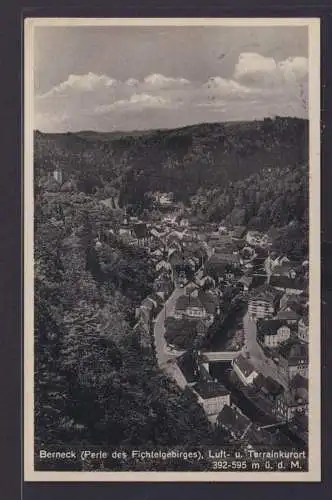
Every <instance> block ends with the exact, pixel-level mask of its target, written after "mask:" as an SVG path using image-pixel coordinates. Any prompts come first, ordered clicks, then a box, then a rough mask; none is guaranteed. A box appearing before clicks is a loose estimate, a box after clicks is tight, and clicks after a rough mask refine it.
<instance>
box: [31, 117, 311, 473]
mask: <svg viewBox="0 0 332 500" xmlns="http://www.w3.org/2000/svg"><path fill="white" fill-rule="evenodd" d="M307 132H308V131H307V122H306V121H303V120H298V119H293V118H292V119H288V118H276V119H275V120H270V119H267V120H264V121H260V122H250V123H229V124H227V123H226V124H204V125H197V126H192V127H186V128H184V129H177V130H171V131H170V130H167V131H166V130H164V131H162V130H160V131H154V132H144V133H136V134H134V133H133V134H121V133H110V134H99V133H94V132H81V133H75V134H72V133H68V134H43V133H40V132H38V131H37V132H35V148H34V154H35V166H34V168H35V176H34V189H35V207H34V210H35V213H34V215H35V389H36V390H35V394H36V396H35V397H36V400H35V431H36V445H37V448H38V447H39V446H41V445H42V444H46V443H47V444H57V443H67V444H71V445H75V444H77V445H78V444H83V443H85V444H87V445H94V444H101V443H103V444H112V445H139V444H142V443H144V444H145V445H146V446H147V447H148V446H154V445H158V446H163V445H165V446H166V445H168V446H171V445H175V444H177V443H181V444H182V445H184V444H187V445H188V446H191V447H192V446H196V445H197V446H198V445H204V444H207V445H208V444H209V443H210V442H211V439H212V438H213V440H214V442H216V439H218V437H216V435H213V433H212V432H213V431H212V430H211V428H210V425H209V423H208V421H207V419H206V417H205V414H204V412H203V410H202V409H201V407H200V406H199V405H198V404H197V402H196V401H195V398H194V397H193V396H192V394H191V393H189V392H182V391H180V390H179V389H178V388H177V387H176V386H175V385H174V384H172V383H171V382H170V381H169V380H168V379H166V378H165V377H164V375H163V374H162V373H161V372H160V371H159V369H158V368H157V366H156V364H155V360H154V355H153V352H151V351H146V350H145V349H143V348H142V347H141V344H140V342H139V338H138V337H137V332H136V333H134V330H133V325H134V311H135V307H137V306H138V305H139V304H140V302H141V301H142V300H143V299H144V298H145V297H146V296H147V295H148V294H149V293H150V292H151V290H152V283H153V280H154V277H155V276H154V268H153V267H152V266H151V263H150V261H149V257H148V254H147V253H146V252H145V250H144V249H140V248H133V247H129V246H127V245H126V244H125V243H123V242H122V241H120V240H119V239H118V238H117V237H116V236H115V235H114V234H113V236H112V237H110V238H107V239H106V240H105V239H103V238H100V235H103V234H105V233H107V232H108V231H109V229H115V228H116V227H118V225H119V222H120V221H121V218H122V215H123V208H124V207H127V206H131V207H133V211H134V212H136V213H137V214H141V213H142V210H145V211H147V210H150V209H152V208H153V203H152V194H153V193H154V192H156V191H162V192H165V191H171V192H173V193H174V195H175V200H176V201H180V202H182V204H183V206H184V207H185V208H184V210H187V211H188V215H189V216H190V217H192V219H195V220H196V221H198V222H199V221H201V222H205V221H211V222H218V223H222V222H224V223H227V224H228V223H229V224H233V225H246V226H248V227H250V228H252V229H259V230H264V231H269V232H270V233H271V234H272V235H273V241H274V247H275V248H276V249H277V251H279V252H282V253H283V252H285V253H287V254H289V255H291V256H292V257H293V258H303V257H304V256H305V255H307V252H308V248H307V247H308V243H307V229H308V206H307V205H308V167H307V154H308V151H307V149H308V148H307ZM56 167H60V168H61V169H62V172H63V177H64V179H63V181H64V182H63V183H62V185H61V187H60V185H59V184H58V183H57V182H56V181H55V180H54V179H53V176H52V174H53V171H54V169H55V168H56ZM104 199H112V200H113V203H112V204H111V206H106V205H105V204H103V203H100V201H101V200H104ZM97 238H99V239H98V243H99V245H97V244H96V240H97ZM138 360H139V362H138ZM220 439H221V441H222V439H224V437H221V438H220ZM110 466H111V465H110ZM112 466H114V464H113V465H112ZM160 466H162V465H160ZM202 466H203V465H202ZM124 467H125V465H124ZM37 468H38V461H37Z"/></svg>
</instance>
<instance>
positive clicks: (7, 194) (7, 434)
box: [0, 0, 332, 500]
mask: <svg viewBox="0 0 332 500" xmlns="http://www.w3.org/2000/svg"><path fill="white" fill-rule="evenodd" d="M89 3H90V2H88V1H87V0H84V1H82V0H81V1H80V2H77V1H72V2H70V5H71V7H70V8H68V1H64V0H52V1H50V0H49V1H48V2H47V6H45V1H44V2H42V1H41V0H36V1H35V2H34V6H32V7H31V6H30V7H27V5H26V4H25V5H24V3H23V2H18V1H15V0H11V1H10V2H8V1H7V2H6V5H3V4H2V9H1V16H0V50H1V55H0V69H1V73H0V74H1V78H0V86H1V92H0V110H1V115H0V116H1V119H2V120H1V122H2V127H1V132H0V142H1V168H0V177H1V179H0V190H1V196H0V202H1V210H0V218H1V225H0V227H1V238H0V291H1V294H0V356H1V362H0V389H1V392H0V394H1V403H2V404H1V411H0V463H1V467H0V485H1V486H0V491H1V493H0V496H1V499H2V500H17V499H20V498H22V497H23V498H24V500H45V499H47V500H59V499H61V500H65V499H66V498H68V499H72V498H73V497H76V498H79V499H80V500H85V499H98V500H99V499H101V500H104V499H105V500H106V499H113V498H114V499H118V498H119V499H122V498H123V499H128V500H152V499H154V498H158V500H163V499H168V498H174V499H175V498H181V497H183V496H189V497H190V498H191V499H192V500H195V499H201V498H202V496H205V497H209V498H212V497H214V498H217V497H218V498H220V497H221V498H222V497H224V498H226V497H227V498H229V499H233V498H241V497H243V498H254V499H257V500H258V499H261V498H262V499H265V498H266V495H269V498H273V499H274V498H278V499H279V498H280V497H282V498H285V499H286V498H293V499H294V498H306V497H308V498H312V497H313V496H314V495H316V498H319V499H322V498H330V497H331V479H329V477H328V470H330V471H331V470H332V464H331V462H330V457H329V456H328V449H327V447H328V442H329V440H330V439H329V438H330V435H329V433H328V429H330V428H331V414H332V411H331V400H329V399H328V398H327V397H326V396H327V384H326V381H327V375H328V374H327V364H328V362H329V361H330V360H331V343H328V342H327V332H328V331H329V329H331V326H330V325H331V324H332V321H331V313H330V308H329V304H330V303H331V298H332V258H331V255H332V227H331V221H330V214H331V213H332V196H331V195H330V192H331V180H332V170H331V168H329V166H328V159H329V158H331V153H332V141H331V138H332V116H331V101H332V92H331V71H332V65H331V64H330V65H328V61H331V60H332V50H331V44H328V38H330V35H331V32H332V27H331V24H332V18H331V14H332V9H331V7H330V8H329V7H328V5H329V4H330V2H326V3H325V6H324V5H322V4H320V5H315V4H314V1H308V0H307V1H306V0H300V1H299V0H297V1H294V0H293V1H292V2H289V0H288V1H287V0H284V1H283V2H282V3H281V0H279V2H278V6H275V5H274V6H272V4H269V2H266V0H265V1H260V2H258V1H253V0H252V1H251V2H248V4H249V5H250V8H249V7H247V6H246V4H247V1H246V0H232V2H229V3H230V4H231V7H230V6H229V7H220V5H219V4H220V1H217V0H214V1H213V2H212V1H209V2H208V4H207V2H204V1H202V0H201V1H198V0H190V2H188V5H187V6H186V4H185V1H182V2H181V4H182V5H180V2H179V1H178V0H168V1H167V2H166V1H165V2H161V1H154V0H143V1H142V0H132V1H124V0H121V1H120V0H116V1H115V2H114V1H112V2H107V1H105V3H104V6H101V7H98V8H97V7H95V8H91V7H90V6H91V4H90V6H89ZM290 3H291V6H290ZM330 5H331V4H330ZM106 6H107V7H106ZM29 16H35V17H39V16H43V17H52V16H54V17H320V18H321V21H322V25H321V35H322V49H321V53H322V64H321V68H322V69H321V71H322V106H321V107H322V138H321V139H322V182H321V184H322V287H323V288H322V299H323V305H322V340H321V343H322V394H323V408H322V429H323V438H322V460H323V470H322V475H323V484H318V483H316V484H314V483H313V484H310V483H309V484H308V483H304V484H301V483H279V484H275V483H251V484H250V487H249V488H250V491H248V489H247V484H246V483H238V484H233V483H224V484H223V483H205V484H204V483H193V484H190V483H126V484H122V483H107V484H106V483H81V484H79V483H67V484H66V483H24V484H23V467H22V465H23V464H22V437H23V436H22V411H21V410H22V408H21V403H22V402H21V397H22V392H21V387H22V383H21V382H22V380H21V379H22V363H21V360H22V358H21V356H22V338H23V330H22V313H23V308H22V296H21V294H22V279H23V274H22V243H23V240H22V215H23V214H22V204H21V189H22V184H21V181H22V153H23V148H22V144H21V141H22V133H21V130H22V125H23V124H22V119H21V109H22V106H21V104H22V102H21V92H22V69H21V64H22V57H21V54H22V49H23V43H22V36H23V31H22V23H23V18H24V17H29ZM329 195H330V196H329ZM317 341H318V332H317ZM329 410H330V411H329Z"/></svg>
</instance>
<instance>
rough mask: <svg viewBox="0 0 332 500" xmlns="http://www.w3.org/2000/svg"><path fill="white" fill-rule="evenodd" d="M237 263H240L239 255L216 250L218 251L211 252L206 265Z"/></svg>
mask: <svg viewBox="0 0 332 500" xmlns="http://www.w3.org/2000/svg"><path fill="white" fill-rule="evenodd" d="M239 263H240V257H239V255H237V254H236V255H235V254H230V253H225V252H218V253H215V254H213V255H212V256H211V257H210V259H209V260H208V262H207V264H208V265H211V264H239Z"/></svg>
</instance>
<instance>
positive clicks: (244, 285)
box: [238, 276, 253, 293]
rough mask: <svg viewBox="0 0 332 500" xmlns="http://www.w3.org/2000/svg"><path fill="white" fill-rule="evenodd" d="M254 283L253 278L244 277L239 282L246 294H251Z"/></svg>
mask: <svg viewBox="0 0 332 500" xmlns="http://www.w3.org/2000/svg"><path fill="white" fill-rule="evenodd" d="M252 282H253V277H252V276H242V278H241V279H240V280H239V281H238V283H239V284H240V285H241V286H242V289H243V291H244V292H245V293H246V292H249V290H250V287H251V285H252Z"/></svg>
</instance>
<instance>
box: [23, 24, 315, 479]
mask: <svg viewBox="0 0 332 500" xmlns="http://www.w3.org/2000/svg"><path fill="white" fill-rule="evenodd" d="M319 40H320V26H319V20H317V19H309V18H307V19H306V18H303V19H293V18H289V19H287V18H283V19H263V18H262V19H254V18H253V19H245V18H244V19H240V18H239V19H205V20H204V19H139V18H136V19H121V20H120V19H118V20H116V19H80V18H77V19H76V18H72V19H66V18H63V19H61V18H52V19H47V18H44V19H42V18H41V19H38V18H31V19H27V20H26V21H25V50H24V54H25V60H24V75H25V77H24V101H25V102H24V207H25V208H24V235H25V247H24V266H25V268H24V269H25V271H24V281H25V289H24V314H25V317H24V370H25V372H24V373H25V381H24V382H25V391H24V424H25V476H26V479H27V480H29V481H41V480H42V481H47V480H50V481H66V480H68V481H108V480H109V481H123V480H125V481H142V480H144V481H182V480H183V481H319V480H320V455H321V451H320V378H319V377H320V256H319V248H320V215H319V207H320V157H319V153H320V76H319V75H320V55H319V43H320V41H319Z"/></svg>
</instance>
